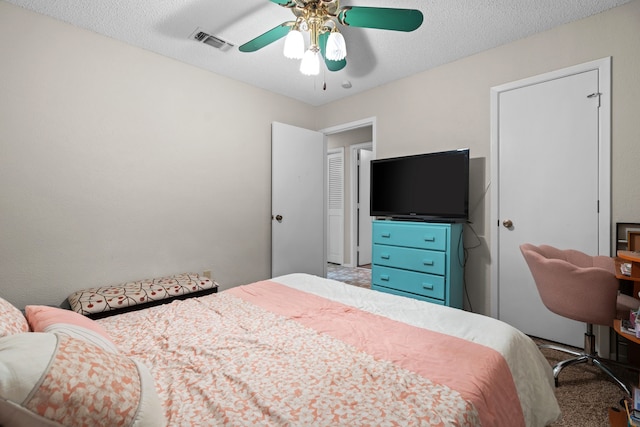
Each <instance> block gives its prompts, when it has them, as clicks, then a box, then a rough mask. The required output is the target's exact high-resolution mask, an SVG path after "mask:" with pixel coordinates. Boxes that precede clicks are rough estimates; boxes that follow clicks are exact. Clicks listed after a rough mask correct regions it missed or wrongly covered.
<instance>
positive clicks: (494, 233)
mask: <svg viewBox="0 0 640 427" xmlns="http://www.w3.org/2000/svg"><path fill="white" fill-rule="evenodd" d="M592 70H597V71H598V88H599V90H600V114H599V115H598V170H599V173H598V196H599V197H598V199H599V211H600V212H599V220H598V228H599V230H598V253H599V254H600V255H607V256H610V254H611V57H606V58H601V59H597V60H594V61H590V62H585V63H583V64H578V65H574V66H571V67H567V68H563V69H560V70H556V71H551V72H549V73H544V74H540V75H537V76H533V77H529V78H525V79H522V80H517V81H514V82H510V83H506V84H503V85H500V86H495V87H492V88H491V106H490V111H491V153H490V156H491V182H492V183H493V185H491V215H490V216H489V218H490V219H489V221H490V229H491V232H490V237H491V254H493V261H492V262H491V295H490V296H491V317H494V318H496V319H497V318H498V314H499V313H498V308H499V304H498V302H499V301H498V300H499V296H498V294H499V292H498V290H499V288H498V287H499V283H498V271H499V270H498V267H499V265H498V256H497V254H498V250H499V247H498V246H499V245H498V235H499V230H500V216H499V212H498V206H499V205H498V199H499V191H500V189H499V185H498V182H499V181H498V163H499V158H498V146H499V141H498V120H499V117H498V111H499V109H498V108H499V96H500V94H501V93H503V92H507V91H510V90H514V89H519V88H522V87H526V86H531V85H535V84H539V83H544V82H547V81H550V80H555V79H559V78H563V77H568V76H570V75H573V74H579V73H584V72H588V71H592ZM493 221H495V223H492V222H493Z"/></svg>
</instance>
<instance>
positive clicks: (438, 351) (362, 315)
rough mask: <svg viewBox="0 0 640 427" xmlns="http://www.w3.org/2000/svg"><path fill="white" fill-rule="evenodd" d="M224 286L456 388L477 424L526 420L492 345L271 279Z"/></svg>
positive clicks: (512, 423) (506, 369)
mask: <svg viewBox="0 0 640 427" xmlns="http://www.w3.org/2000/svg"><path fill="white" fill-rule="evenodd" d="M226 292H229V293H231V294H233V295H235V296H237V297H239V298H242V299H244V300H245V301H249V302H251V303H253V304H255V305H258V306H260V307H263V308H265V309H267V310H269V311H271V312H273V313H276V314H279V315H282V316H285V317H287V318H289V319H293V320H296V321H298V322H300V323H301V324H303V325H305V326H307V327H309V328H313V329H314V330H316V331H318V332H321V333H324V334H328V335H330V336H332V337H334V338H337V339H339V340H341V341H343V342H345V343H347V344H350V345H352V346H354V347H356V348H357V349H358V350H360V351H363V352H366V353H368V354H370V355H372V356H373V357H374V358H375V359H377V360H387V361H390V362H393V363H394V364H396V365H398V366H400V367H402V368H404V369H407V370H409V371H412V372H415V373H417V374H419V375H421V376H422V377H424V378H428V379H429V380H430V381H432V382H434V383H437V384H442V385H444V386H446V387H448V388H450V389H452V390H455V391H457V392H458V393H460V395H461V396H462V397H463V399H465V400H466V401H468V402H470V404H471V405H473V407H474V408H475V409H476V410H477V411H478V414H479V417H480V420H481V422H482V425H485V426H502V425H504V426H510V427H514V426H523V425H524V424H525V422H524V416H523V413H522V409H521V406H520V403H519V401H518V398H517V393H516V388H515V385H514V382H513V379H512V377H511V373H510V370H509V367H508V366H507V363H506V362H505V360H504V358H503V357H502V356H501V355H500V354H499V353H498V352H496V351H495V350H493V349H490V348H488V347H485V346H482V345H479V344H475V343H473V342H470V341H466V340H463V339H460V338H456V337H453V336H449V335H444V334H441V333H438V332H433V331H429V330H426V329H422V328H417V327H413V326H410V325H406V324H404V323H401V322H397V321H394V320H390V319H388V318H385V317H382V316H377V315H374V314H371V313H368V312H364V311H361V310H358V309H356V308H353V307H350V306H347V305H344V304H340V303H337V302H333V301H330V300H327V299H325V298H321V297H318V296H314V295H311V294H307V293H304V292H301V291H297V290H295V289H291V288H289V287H287V286H283V285H280V284H278V283H274V282H269V281H264V282H258V283H254V284H251V285H248V286H240V287H236V288H233V289H230V290H228V291H226Z"/></svg>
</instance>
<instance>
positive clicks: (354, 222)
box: [349, 142, 375, 267]
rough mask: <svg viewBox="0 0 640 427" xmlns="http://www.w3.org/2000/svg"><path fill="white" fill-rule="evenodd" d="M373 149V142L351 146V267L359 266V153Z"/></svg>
mask: <svg viewBox="0 0 640 427" xmlns="http://www.w3.org/2000/svg"><path fill="white" fill-rule="evenodd" d="M366 148H371V150H372V151H373V142H361V143H359V144H353V145H350V146H349V150H350V152H349V154H350V160H351V162H350V165H349V181H350V183H349V184H350V185H351V192H350V195H349V208H350V210H351V215H350V216H351V218H350V219H349V220H350V221H351V240H350V245H349V253H350V254H351V258H350V259H351V263H350V264H352V265H350V267H357V266H358V245H357V242H358V240H359V236H358V232H359V231H360V229H359V228H358V223H359V222H358V212H357V205H358V197H357V195H358V193H359V189H358V173H359V170H358V169H359V166H358V160H359V159H358V151H359V150H361V149H366ZM373 157H374V158H375V151H373Z"/></svg>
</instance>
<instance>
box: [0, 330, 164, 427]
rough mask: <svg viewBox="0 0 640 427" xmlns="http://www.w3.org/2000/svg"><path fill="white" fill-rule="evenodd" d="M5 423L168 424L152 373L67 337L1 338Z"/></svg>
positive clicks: (0, 415) (0, 402)
mask: <svg viewBox="0 0 640 427" xmlns="http://www.w3.org/2000/svg"><path fill="white" fill-rule="evenodd" d="M0 425H4V426H16V427H21V426H25V427H29V426H33V425H45V426H65V427H76V426H78V427H79V426H83V425H91V426H114V425H122V426H136V427H138V426H139V427H146V426H154V427H155V426H164V425H166V421H165V418H164V409H163V408H162V405H161V404H160V400H159V398H158V395H157V393H156V391H155V387H154V384H153V378H152V377H151V374H150V372H149V371H148V369H147V368H146V367H145V366H144V365H142V364H140V363H138V362H135V361H133V360H132V359H129V358H128V357H126V356H124V355H121V354H114V353H111V352H108V351H105V350H104V349H102V348H101V347H98V346H96V345H93V344H90V343H88V342H86V341H84V340H81V339H77V338H74V337H70V336H67V335H56V334H50V333H40V332H31V333H23V334H15V335H11V336H8V337H4V338H0Z"/></svg>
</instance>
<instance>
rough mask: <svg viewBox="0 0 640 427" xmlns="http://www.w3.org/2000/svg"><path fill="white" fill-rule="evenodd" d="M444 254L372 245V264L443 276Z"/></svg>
mask: <svg viewBox="0 0 640 427" xmlns="http://www.w3.org/2000/svg"><path fill="white" fill-rule="evenodd" d="M445 260H446V255H445V252H435V251H425V250H423V249H414V248H402V247H399V246H387V245H373V255H372V264H375V265H384V266H387V267H396V268H402V269H406V270H413V271H420V272H423V273H431V274H439V275H444V273H445Z"/></svg>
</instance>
